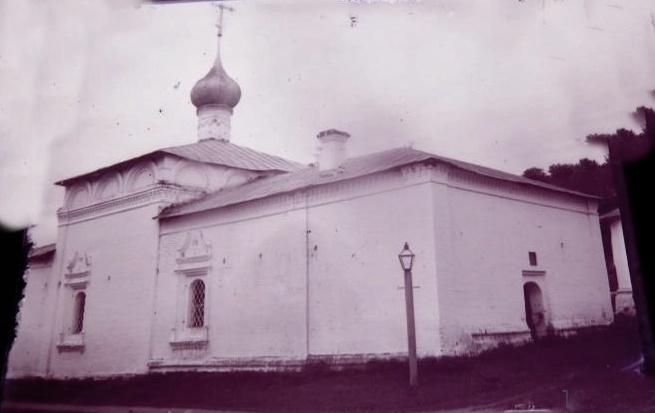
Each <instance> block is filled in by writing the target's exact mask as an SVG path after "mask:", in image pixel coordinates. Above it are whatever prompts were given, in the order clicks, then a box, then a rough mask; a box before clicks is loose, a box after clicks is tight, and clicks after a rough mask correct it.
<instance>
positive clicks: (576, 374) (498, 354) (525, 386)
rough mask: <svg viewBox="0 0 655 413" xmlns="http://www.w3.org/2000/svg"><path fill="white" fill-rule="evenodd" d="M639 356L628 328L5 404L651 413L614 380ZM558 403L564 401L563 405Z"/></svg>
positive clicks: (18, 396) (93, 389)
mask: <svg viewBox="0 0 655 413" xmlns="http://www.w3.org/2000/svg"><path fill="white" fill-rule="evenodd" d="M638 357H639V344H638V336H637V332H636V329H635V326H634V324H633V323H627V322H623V323H618V324H617V325H615V326H613V327H612V328H610V329H606V330H600V331H593V332H588V333H585V334H582V335H580V336H577V337H573V338H569V339H553V340H549V341H544V342H539V343H532V344H528V345H525V346H522V347H519V348H501V349H497V350H494V351H492V352H489V353H486V354H483V355H480V356H478V357H470V358H469V357H464V358H447V359H439V360H421V361H420V363H419V381H420V385H419V386H418V388H414V389H410V388H409V387H408V385H407V366H406V365H405V364H404V363H396V362H377V363H369V364H368V365H367V366H366V367H365V368H364V369H359V370H348V371H339V372H335V371H328V370H327V369H325V368H322V367H320V366H318V367H313V368H310V369H308V370H307V371H304V372H302V373H169V374H156V375H149V376H142V377H132V378H121V379H108V380H68V381H54V380H12V381H8V382H7V383H6V388H5V400H13V401H24V402H44V403H59V404H82V405H84V404H96V405H132V406H139V405H141V406H161V407H187V408H209V409H232V410H245V411H262V412H278V411H298V412H301V411H302V412H316V411H341V412H343V411H348V412H351V411H362V412H363V411H383V412H392V411H429V410H439V409H449V408H460V407H465V406H481V405H491V406H495V407H498V408H509V407H511V406H513V405H514V404H516V403H531V404H534V405H536V406H537V407H552V408H563V407H565V404H568V408H569V409H570V410H574V411H583V412H595V413H605V412H612V413H632V412H635V413H637V412H644V413H646V412H647V413H653V412H655V379H650V378H644V377H642V376H640V375H638V374H635V373H630V372H622V371H621V368H622V367H624V366H625V365H627V364H629V363H630V362H632V361H635V360H636V359H637V358H638ZM567 398H568V400H567Z"/></svg>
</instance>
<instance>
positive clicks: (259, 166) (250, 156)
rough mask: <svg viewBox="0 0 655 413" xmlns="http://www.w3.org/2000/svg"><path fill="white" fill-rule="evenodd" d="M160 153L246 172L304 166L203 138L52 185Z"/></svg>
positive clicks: (68, 180) (224, 142)
mask: <svg viewBox="0 0 655 413" xmlns="http://www.w3.org/2000/svg"><path fill="white" fill-rule="evenodd" d="M161 154H170V155H174V156H179V157H180V158H185V159H189V160H192V161H197V162H203V163H208V164H214V165H224V166H228V167H232V168H238V169H245V170H249V171H262V172H264V171H279V172H293V171H297V170H299V169H302V168H303V167H304V165H302V164H300V163H298V162H293V161H289V160H287V159H284V158H280V157H278V156H273V155H269V154H266V153H263V152H258V151H256V150H254V149H250V148H246V147H243V146H239V145H235V144H233V143H230V142H226V141H221V140H216V139H206V140H203V141H200V142H195V143H191V144H188V145H181V146H172V147H170V148H164V149H159V150H156V151H154V152H150V153H147V154H145V155H141V156H137V157H136V158H131V159H127V160H125V161H122V162H119V163H116V164H113V165H110V166H106V167H104V168H100V169H97V170H95V171H93V172H87V173H84V174H81V175H77V176H74V177H72V178H67V179H64V180H61V181H58V182H56V184H57V185H66V184H68V183H70V182H72V181H75V180H78V179H80V178H83V177H88V176H93V175H98V174H100V173H103V172H105V171H108V170H111V169H114V168H116V167H119V166H123V165H127V164H133V163H136V162H138V161H141V160H143V159H148V158H152V157H155V156H157V155H161Z"/></svg>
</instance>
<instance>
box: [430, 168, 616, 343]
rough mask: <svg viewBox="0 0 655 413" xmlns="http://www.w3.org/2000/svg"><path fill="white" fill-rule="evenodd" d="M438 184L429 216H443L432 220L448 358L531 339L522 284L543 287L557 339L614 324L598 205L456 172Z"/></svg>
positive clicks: (444, 173)
mask: <svg viewBox="0 0 655 413" xmlns="http://www.w3.org/2000/svg"><path fill="white" fill-rule="evenodd" d="M437 181H440V182H436V183H435V185H434V202H435V204H436V205H440V207H439V208H437V209H435V214H439V215H440V216H441V217H443V218H445V217H446V216H448V217H450V219H440V220H437V219H435V222H437V228H436V233H437V238H438V241H437V256H438V259H437V274H438V275H437V276H438V278H439V283H440V295H439V305H440V309H441V314H442V318H441V334H442V340H443V342H444V352H445V353H446V354H456V353H467V352H470V351H478V350H480V349H481V348H484V347H486V346H487V345H489V344H490V343H493V342H498V341H506V342H517V341H524V340H527V339H530V332H529V329H528V325H527V322H526V311H525V302H524V294H523V285H524V284H525V283H527V282H533V283H536V284H537V285H538V286H539V288H540V289H541V292H542V294H543V298H544V303H545V306H546V323H547V324H548V325H549V327H550V329H551V330H552V331H553V332H554V333H557V332H560V333H565V332H566V330H568V329H571V328H578V327H584V326H590V325H606V324H608V323H610V322H611V321H612V309H611V303H610V293H609V286H608V283H607V272H606V268H605V265H604V259H603V250H602V242H601V237H600V226H599V221H598V215H597V213H596V205H595V202H592V201H588V200H585V199H584V198H579V197H574V196H569V195H565V194H556V193H553V192H551V191H546V190H541V189H538V188H527V187H521V186H518V185H516V184H511V183H502V182H497V181H496V182H495V181H492V180H490V179H487V178H482V177H479V176H474V175H472V174H469V173H466V172H463V171H458V170H451V171H449V172H443V173H442V174H441V176H440V179H438V180H437ZM439 223H443V226H441V225H440V224H439ZM529 252H535V253H536V255H537V265H536V266H533V265H531V264H530V262H529V255H528V254H529ZM440 268H441V269H442V270H440Z"/></svg>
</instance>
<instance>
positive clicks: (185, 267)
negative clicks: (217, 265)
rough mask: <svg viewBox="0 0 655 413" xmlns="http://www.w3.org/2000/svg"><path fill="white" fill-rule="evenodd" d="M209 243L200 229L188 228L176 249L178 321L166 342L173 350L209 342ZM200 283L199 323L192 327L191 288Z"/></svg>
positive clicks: (198, 346)
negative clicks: (200, 323) (201, 288)
mask: <svg viewBox="0 0 655 413" xmlns="http://www.w3.org/2000/svg"><path fill="white" fill-rule="evenodd" d="M211 252H212V251H211V245H210V244H209V243H207V242H205V239H204V237H203V234H202V231H200V230H196V231H190V232H188V233H187V234H186V238H185V241H184V242H183V244H182V246H181V248H180V249H179V250H178V255H177V257H176V259H175V262H176V264H177V269H175V271H174V272H175V275H176V276H177V277H178V285H179V287H178V309H177V317H176V318H177V321H176V323H175V327H174V328H173V329H172V331H171V336H170V340H169V343H170V345H171V347H172V348H173V350H188V349H196V350H203V349H206V348H207V345H208V342H209V319H208V307H209V300H208V297H209V290H210V285H209V282H208V274H209V273H210V271H211V256H212V253H211ZM198 282H202V284H203V286H204V288H203V291H204V294H203V300H204V302H203V303H202V306H203V315H202V325H200V326H198V327H191V326H190V325H191V324H192V322H191V316H192V312H193V309H192V306H193V300H194V296H193V292H192V288H193V286H194V285H197V283H198Z"/></svg>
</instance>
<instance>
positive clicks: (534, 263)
mask: <svg viewBox="0 0 655 413" xmlns="http://www.w3.org/2000/svg"><path fill="white" fill-rule="evenodd" d="M528 258H529V259H530V265H532V266H533V267H536V266H537V253H536V252H534V251H530V252H528Z"/></svg>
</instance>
